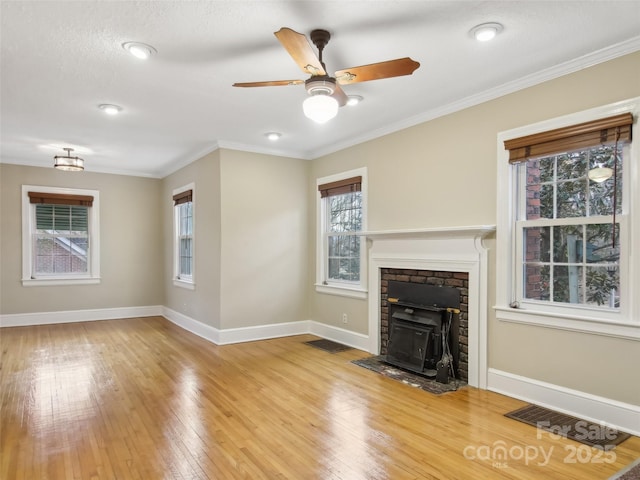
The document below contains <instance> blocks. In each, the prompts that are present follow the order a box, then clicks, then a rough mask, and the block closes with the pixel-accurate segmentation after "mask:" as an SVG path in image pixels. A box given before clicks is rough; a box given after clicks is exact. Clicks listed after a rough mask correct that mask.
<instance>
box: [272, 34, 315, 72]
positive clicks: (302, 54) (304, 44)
mask: <svg viewBox="0 0 640 480" xmlns="http://www.w3.org/2000/svg"><path fill="white" fill-rule="evenodd" d="M274 35H275V36H276V37H277V38H278V40H280V43H281V44H282V46H283V47H284V48H285V49H286V50H287V52H289V55H291V57H292V58H293V59H294V60H295V62H296V63H297V64H298V66H299V67H300V68H301V69H302V71H303V72H306V73H308V74H309V75H326V74H327V72H325V70H324V67H323V66H322V63H320V60H318V56H317V55H316V54H315V52H314V51H313V48H312V47H311V44H310V43H309V40H307V37H305V36H304V35H303V34H301V33H298V32H295V31H293V30H291V29H290V28H287V27H283V28H281V29H280V30H278V31H277V32H274Z"/></svg>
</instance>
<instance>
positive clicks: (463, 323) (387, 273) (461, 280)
mask: <svg viewBox="0 0 640 480" xmlns="http://www.w3.org/2000/svg"><path fill="white" fill-rule="evenodd" d="M390 280H393V281H396V282H406V283H417V284H426V285H435V286H443V287H453V288H456V289H458V290H459V291H460V322H459V329H458V345H459V349H460V359H459V363H458V375H457V376H458V377H459V378H460V379H461V380H464V381H465V382H466V381H467V380H468V378H469V328H468V325H469V324H468V319H469V308H468V302H469V274H468V273H467V272H434V271H432V270H410V269H399V268H382V269H380V354H381V355H384V354H386V353H387V344H388V341H389V304H388V302H387V298H388V297H387V286H388V283H389V281H390Z"/></svg>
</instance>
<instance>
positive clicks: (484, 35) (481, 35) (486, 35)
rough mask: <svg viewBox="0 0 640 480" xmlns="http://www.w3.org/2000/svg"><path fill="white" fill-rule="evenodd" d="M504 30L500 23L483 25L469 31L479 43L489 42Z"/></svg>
mask: <svg viewBox="0 0 640 480" xmlns="http://www.w3.org/2000/svg"><path fill="white" fill-rule="evenodd" d="M503 28H504V27H503V26H502V25H501V24H500V23H495V22H490V23H482V24H480V25H476V26H475V27H473V28H472V29H471V30H469V34H471V36H472V37H473V38H475V39H476V40H477V41H479V42H488V41H489V40H491V39H492V38H494V37H495V36H496V35H497V34H499V33H500V32H501V31H502V29H503Z"/></svg>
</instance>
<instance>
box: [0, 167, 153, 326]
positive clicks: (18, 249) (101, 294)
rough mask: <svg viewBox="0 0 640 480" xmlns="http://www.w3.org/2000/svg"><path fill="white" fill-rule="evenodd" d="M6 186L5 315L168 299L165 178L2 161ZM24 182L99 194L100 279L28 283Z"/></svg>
mask: <svg viewBox="0 0 640 480" xmlns="http://www.w3.org/2000/svg"><path fill="white" fill-rule="evenodd" d="M0 185H1V196H0V220H1V226H2V228H1V230H0V242H1V245H0V260H1V268H0V282H1V284H0V311H1V313H2V314H14V313H35V312H58V311H65V310H85V309H102V308H117V307H136V306H151V305H162V300H163V294H162V280H161V279H162V267H161V264H160V262H158V259H159V258H160V256H161V255H162V249H161V246H162V229H161V217H160V212H159V211H158V209H157V208H156V206H157V204H158V201H159V199H160V181H159V180H155V179H148V178H140V177H129V176H122V175H108V174H97V173H90V172H81V173H71V172H60V171H57V170H54V169H53V168H49V167H47V168H38V167H24V166H18V165H8V164H1V165H0ZM22 185H41V186H54V187H67V188H86V189H92V190H98V191H99V192H100V258H101V262H100V264H101V265H100V267H101V276H102V280H101V282H100V284H98V285H78V286H48V287H41V286H37V287H23V286H22V283H21V278H22V219H21V205H22V203H21V202H22V201H21V189H22Z"/></svg>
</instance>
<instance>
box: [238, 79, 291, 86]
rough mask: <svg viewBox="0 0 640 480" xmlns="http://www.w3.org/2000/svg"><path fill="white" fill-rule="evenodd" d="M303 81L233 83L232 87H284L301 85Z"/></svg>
mask: <svg viewBox="0 0 640 480" xmlns="http://www.w3.org/2000/svg"><path fill="white" fill-rule="evenodd" d="M303 83H304V80H273V81H270V82H245V83H234V84H233V86H234V87H286V86H288V85H302V84H303Z"/></svg>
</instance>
